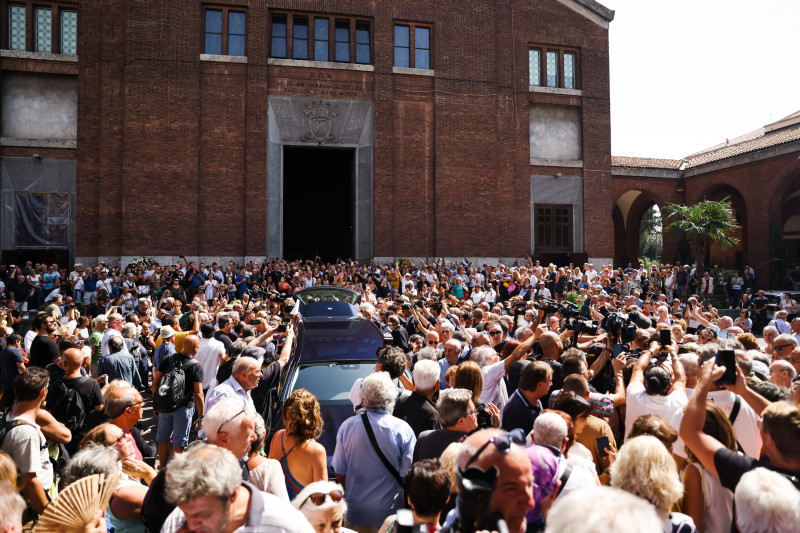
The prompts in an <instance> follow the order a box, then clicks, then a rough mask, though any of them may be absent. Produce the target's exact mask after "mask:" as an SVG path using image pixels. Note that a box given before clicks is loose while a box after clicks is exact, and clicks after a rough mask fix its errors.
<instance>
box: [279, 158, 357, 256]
mask: <svg viewBox="0 0 800 533" xmlns="http://www.w3.org/2000/svg"><path fill="white" fill-rule="evenodd" d="M354 158H355V149H336V148H317V147H313V148H312V147H299V146H284V147H283V251H284V254H283V256H284V258H286V259H288V260H293V259H313V258H314V257H316V256H320V257H321V258H322V260H323V261H335V260H336V259H337V258H342V259H345V258H348V257H353V241H354V234H353V219H354V213H353V206H354V203H355V202H354V198H353V181H354V168H353V165H354Z"/></svg>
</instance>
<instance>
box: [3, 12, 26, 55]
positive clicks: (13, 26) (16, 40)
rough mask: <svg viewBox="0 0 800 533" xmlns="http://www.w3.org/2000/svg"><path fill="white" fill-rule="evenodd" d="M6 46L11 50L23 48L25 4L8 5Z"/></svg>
mask: <svg viewBox="0 0 800 533" xmlns="http://www.w3.org/2000/svg"><path fill="white" fill-rule="evenodd" d="M8 11H9V14H8V48H9V49H11V50H25V49H26V48H27V46H26V43H25V41H26V39H27V31H26V24H25V19H26V16H25V6H15V5H12V6H9V7H8Z"/></svg>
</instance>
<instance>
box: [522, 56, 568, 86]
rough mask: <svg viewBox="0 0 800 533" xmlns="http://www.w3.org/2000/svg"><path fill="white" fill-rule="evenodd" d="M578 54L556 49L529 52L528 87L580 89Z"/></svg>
mask: <svg viewBox="0 0 800 533" xmlns="http://www.w3.org/2000/svg"><path fill="white" fill-rule="evenodd" d="M577 59H578V52H577V51H576V50H569V49H563V48H554V47H550V46H548V47H532V48H530V49H529V50H528V77H529V83H528V85H531V86H534V87H556V88H561V89H577V88H578V82H577V79H578V76H577V72H576V70H577V67H578V61H577Z"/></svg>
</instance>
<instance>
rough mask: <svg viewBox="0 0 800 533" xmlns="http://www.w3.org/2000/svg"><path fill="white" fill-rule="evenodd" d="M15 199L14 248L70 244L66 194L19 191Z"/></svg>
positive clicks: (67, 196) (58, 246) (59, 246)
mask: <svg viewBox="0 0 800 533" xmlns="http://www.w3.org/2000/svg"><path fill="white" fill-rule="evenodd" d="M14 196H15V201H14V245H15V246H16V247H17V248H67V247H69V194H68V193H44V192H18V193H16V194H15V195H14Z"/></svg>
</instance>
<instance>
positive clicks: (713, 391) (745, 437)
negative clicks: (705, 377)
mask: <svg viewBox="0 0 800 533" xmlns="http://www.w3.org/2000/svg"><path fill="white" fill-rule="evenodd" d="M736 356H737V357H747V355H746V354H745V352H744V351H742V350H736ZM715 357H716V354H715V352H714V351H713V350H709V351H708V352H707V353H704V354H703V355H701V356H700V358H699V360H698V366H700V365H702V364H703V363H705V362H706V361H708V360H709V359H714V358H715ZM710 387H711V388H710V389H709V393H708V399H709V400H711V401H713V402H715V403H716V404H717V406H718V407H719V408H720V409H722V412H723V413H725V415H727V417H728V420H730V421H731V424H732V425H733V431H734V433H735V434H736V440H737V441H738V442H739V444H740V445H741V447H742V451H744V453H745V454H746V455H749V456H750V457H753V458H754V459H758V458H759V457H760V456H761V430H760V422H761V417H760V416H759V414H758V413H757V412H756V411H755V410H754V409H753V408H752V407H751V406H750V405H749V404H748V403H747V402H745V401H744V400H743V399H742V397H741V396H740V395H738V394H737V393H736V392H735V390H734V389H735V388H736V386H729V387H728V388H729V389H731V390H725V389H721V388H719V387H718V386H717V385H715V384H714V383H713V382H711V385H710ZM692 392H693V391H689V390H687V394H688V395H689V396H691V394H692ZM736 404H738V407H737V406H736ZM683 411H684V408H683V407H681V408H680V409H678V410H677V411H676V412H675V414H674V415H673V417H672V420H667V421H668V422H669V423H670V425H671V426H672V427H674V428H675V429H678V428H679V427H681V421H682V420H683ZM734 411H735V413H736V414H734ZM672 453H674V454H675V455H677V456H679V457H683V458H684V459H685V458H686V448H685V445H684V443H683V439H681V438H680V437H678V440H677V441H675V444H673V445H672Z"/></svg>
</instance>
